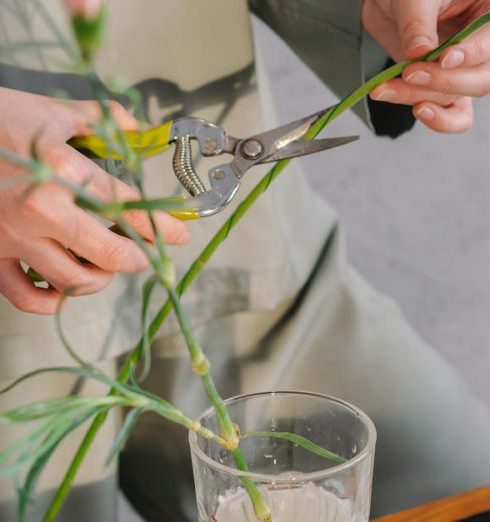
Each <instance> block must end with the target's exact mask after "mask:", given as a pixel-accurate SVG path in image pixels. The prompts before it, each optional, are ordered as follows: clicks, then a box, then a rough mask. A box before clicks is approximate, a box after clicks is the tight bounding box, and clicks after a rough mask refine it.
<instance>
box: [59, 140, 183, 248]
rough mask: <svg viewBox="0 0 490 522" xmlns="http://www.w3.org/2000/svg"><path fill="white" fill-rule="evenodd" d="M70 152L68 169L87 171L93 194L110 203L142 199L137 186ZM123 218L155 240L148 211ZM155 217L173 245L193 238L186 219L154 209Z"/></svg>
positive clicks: (163, 233) (166, 238)
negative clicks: (128, 183)
mask: <svg viewBox="0 0 490 522" xmlns="http://www.w3.org/2000/svg"><path fill="white" fill-rule="evenodd" d="M69 151H70V163H71V165H67V168H69V169H71V170H72V172H73V174H75V173H77V172H85V173H87V177H86V179H90V182H89V184H88V185H87V187H86V190H87V191H88V192H90V193H91V194H92V195H93V196H95V197H97V198H99V199H100V200H102V201H104V202H106V203H109V202H111V201H114V199H116V200H120V201H129V200H136V199H140V197H141V196H140V194H139V192H138V191H137V190H136V189H134V188H133V187H130V186H129V185H127V184H126V183H123V182H122V181H120V180H119V179H117V178H115V177H114V176H111V175H110V174H109V173H107V172H106V171H105V170H103V169H101V168H100V167H98V166H97V165H96V164H95V163H94V162H93V161H91V160H89V159H88V158H86V157H85V156H84V155H83V154H81V153H79V152H78V151H74V150H73V149H72V148H71V147H70V148H69ZM88 173H91V174H88ZM75 176H76V175H75ZM72 177H73V176H72ZM123 217H124V219H125V220H126V221H127V223H128V225H129V226H131V227H132V228H133V229H134V230H135V231H136V232H137V233H138V234H139V235H140V236H141V237H143V238H145V239H147V240H149V241H153V239H154V233H153V228H152V226H151V222H150V219H149V217H148V213H147V212H146V211H144V210H133V211H130V212H124V213H123ZM153 217H154V220H155V225H156V226H157V227H158V230H159V232H160V233H161V235H162V237H163V240H164V241H165V243H167V244H170V245H183V244H185V243H187V242H188V241H189V230H188V228H187V226H186V225H185V224H184V223H183V222H182V221H180V220H179V219H177V218H174V217H172V216H170V215H169V214H167V213H166V212H158V211H155V212H153Z"/></svg>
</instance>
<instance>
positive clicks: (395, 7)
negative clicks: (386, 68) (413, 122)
mask: <svg viewBox="0 0 490 522" xmlns="http://www.w3.org/2000/svg"><path fill="white" fill-rule="evenodd" d="M489 10H490V0H363V9H362V21H363V25H364V27H365V28H366V30H367V31H368V32H369V33H370V34H371V35H372V36H373V38H375V39H376V40H377V41H378V42H379V44H380V45H381V46H382V47H383V48H384V49H385V50H386V52H387V53H388V54H389V55H390V56H391V57H392V58H393V59H394V60H396V61H400V60H404V59H406V58H418V57H420V56H422V55H423V54H425V53H427V52H428V51H430V50H432V49H434V48H435V47H437V46H438V44H439V43H441V42H442V41H444V40H446V39H447V38H449V37H450V36H452V35H454V34H455V33H456V32H458V31H459V30H460V29H462V28H463V27H464V26H465V25H467V24H468V23H469V22H470V21H472V20H474V19H475V18H477V17H478V16H481V15H482V14H484V13H486V12H488V11H489ZM489 93H490V28H489V27H484V28H483V29H481V30H480V31H478V32H477V33H475V34H474V35H472V36H471V37H470V38H468V39H467V40H465V41H464V42H462V43H460V44H458V45H454V46H452V47H450V48H448V49H446V50H445V51H444V53H443V54H442V55H441V57H440V59H439V60H438V62H434V63H417V64H413V65H410V66H408V67H407V68H406V69H405V71H404V73H403V78H402V79H394V80H390V81H388V82H386V83H385V84H383V85H381V86H380V87H377V88H376V89H374V90H373V91H372V93H371V97H372V98H373V99H374V100H380V101H387V102H391V103H401V104H405V105H413V112H414V115H415V117H416V118H417V119H419V120H420V121H421V122H422V123H424V124H425V125H427V126H428V127H430V128H431V129H433V130H436V131H439V132H463V131H466V130H468V129H469V128H470V127H471V125H472V123H473V107H472V100H471V97H475V96H476V97H480V96H486V95H487V94H489Z"/></svg>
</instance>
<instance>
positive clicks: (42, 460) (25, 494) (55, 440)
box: [18, 407, 107, 522]
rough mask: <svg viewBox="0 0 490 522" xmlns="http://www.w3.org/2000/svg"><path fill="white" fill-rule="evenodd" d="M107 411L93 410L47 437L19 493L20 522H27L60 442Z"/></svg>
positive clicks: (102, 409)
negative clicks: (42, 476)
mask: <svg viewBox="0 0 490 522" xmlns="http://www.w3.org/2000/svg"><path fill="white" fill-rule="evenodd" d="M106 409H107V408H99V407H96V408H91V409H90V410H88V411H86V412H84V413H83V414H81V415H80V416H78V417H76V418H75V419H72V420H71V421H70V422H67V423H66V424H65V425H62V426H61V428H60V429H58V430H55V431H53V432H52V433H51V434H50V435H49V436H48V437H47V441H46V448H45V449H44V450H43V451H42V452H41V453H40V454H39V455H37V457H36V459H35V461H34V463H33V464H32V466H31V468H30V469H29V471H28V473H27V476H26V479H25V481H24V485H23V486H22V488H21V490H20V491H19V502H18V516H19V521H20V522H26V515H27V508H28V504H29V503H30V501H31V498H32V493H33V491H34V488H35V487H36V484H37V480H38V478H39V475H40V474H41V472H42V471H43V469H44V468H45V467H46V464H47V463H48V461H49V459H50V458H51V456H52V454H53V453H54V451H55V450H56V448H57V447H58V445H59V444H60V442H61V441H62V440H63V439H64V438H65V437H66V436H67V435H69V434H70V433H71V432H72V431H73V430H75V429H76V428H78V427H79V426H80V425H81V424H83V423H84V422H85V421H87V420H88V419H90V417H93V416H94V415H97V414H98V413H101V412H102V411H105V410H106Z"/></svg>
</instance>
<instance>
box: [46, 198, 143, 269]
mask: <svg viewBox="0 0 490 522" xmlns="http://www.w3.org/2000/svg"><path fill="white" fill-rule="evenodd" d="M60 225H62V226H60ZM51 237H53V239H55V240H56V241H58V242H59V243H60V244H62V245H64V246H65V247H67V248H69V249H70V250H72V251H73V252H76V253H77V255H78V256H80V257H83V258H84V259H87V260H88V261H90V262H91V263H93V264H94V265H96V266H98V267H99V268H101V269H102V270H105V271H107V272H126V273H133V272H141V271H143V270H146V269H147V268H148V267H149V261H148V259H147V257H146V256H145V254H144V253H143V251H142V250H141V248H140V247H139V246H138V245H137V244H136V243H135V242H134V241H133V240H131V239H129V238H126V237H123V236H121V235H119V234H116V233H114V232H112V231H111V230H109V228H107V227H106V226H104V225H103V224H102V223H100V222H99V221H97V220H96V219H95V218H94V217H93V216H91V215H90V214H88V213H87V212H84V211H83V210H82V209H80V208H77V207H75V209H74V210H72V211H71V213H70V220H69V222H64V223H61V224H60V223H58V224H56V223H53V228H52V229H51Z"/></svg>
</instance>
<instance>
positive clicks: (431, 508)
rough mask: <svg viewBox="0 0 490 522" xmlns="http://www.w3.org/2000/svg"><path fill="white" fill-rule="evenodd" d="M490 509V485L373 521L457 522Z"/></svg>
mask: <svg viewBox="0 0 490 522" xmlns="http://www.w3.org/2000/svg"><path fill="white" fill-rule="evenodd" d="M488 510H490V486H487V487H485V488H480V489H475V490H473V491H468V492H467V493H461V494H459V495H455V496H453V497H448V498H444V499H441V500H436V501H435V502H431V503H430V504H424V505H422V506H418V507H416V508H412V509H408V510H407V511H401V512H400V513H394V514H392V515H387V516H384V517H381V518H377V519H376V520H373V521H372V522H409V521H410V522H455V521H458V520H461V519H464V518H466V517H470V516H473V515H477V514H479V513H482V512H484V511H488Z"/></svg>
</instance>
